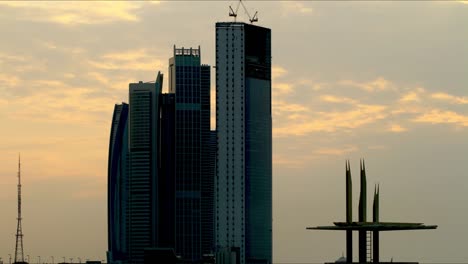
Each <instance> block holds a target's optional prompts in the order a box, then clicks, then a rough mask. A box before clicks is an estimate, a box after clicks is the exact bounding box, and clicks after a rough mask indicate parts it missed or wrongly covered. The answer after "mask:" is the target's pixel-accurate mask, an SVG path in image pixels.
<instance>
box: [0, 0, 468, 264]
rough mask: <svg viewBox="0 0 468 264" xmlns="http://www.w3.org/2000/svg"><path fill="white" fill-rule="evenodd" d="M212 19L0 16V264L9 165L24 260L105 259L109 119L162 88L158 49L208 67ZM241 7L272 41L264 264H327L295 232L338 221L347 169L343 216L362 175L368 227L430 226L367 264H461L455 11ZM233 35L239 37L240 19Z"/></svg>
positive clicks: (216, 15) (108, 11) (322, 4)
mask: <svg viewBox="0 0 468 264" xmlns="http://www.w3.org/2000/svg"><path fill="white" fill-rule="evenodd" d="M229 5H232V6H236V5H237V2H236V1H201V2H192V1H166V2H165V1H163V2H127V1H116V2H91V1H84V2H65V1H64V2H62V1H59V2H54V3H47V2H19V1H13V2H10V1H0V35H1V36H2V37H1V41H0V95H1V96H0V124H2V125H1V129H0V164H1V166H0V208H1V209H0V210H1V213H0V215H1V218H2V221H1V224H0V257H1V258H2V259H3V260H4V261H5V262H7V261H8V258H9V256H8V254H11V255H13V254H14V245H15V244H14V242H15V236H14V235H15V232H16V198H17V197H16V195H17V194H16V184H17V170H18V168H17V167H18V153H21V162H22V183H23V233H24V250H25V255H29V256H30V261H31V262H33V261H34V262H36V261H37V260H38V256H41V260H42V261H44V260H47V261H49V262H50V261H51V260H52V256H54V258H55V261H59V260H60V261H63V258H66V260H67V261H69V260H70V258H73V261H74V262H77V261H79V259H78V258H81V260H82V261H85V260H86V259H96V260H104V259H105V251H106V249H107V226H106V217H107V216H106V214H107V209H106V208H107V204H106V195H107V194H106V192H107V187H106V184H107V155H108V144H109V134H110V126H111V119H112V111H113V107H114V104H116V103H120V102H128V83H130V82H137V81H140V80H141V81H154V80H155V78H156V74H157V72H158V71H161V72H163V73H167V68H168V59H169V58H170V57H171V56H172V54H173V47H174V45H176V46H177V47H198V46H200V47H201V56H202V62H203V63H205V64H209V65H214V64H215V49H214V48H215V23H216V22H221V21H232V17H229V16H228V11H229ZM245 5H246V6H247V8H248V10H249V13H251V14H253V13H254V12H255V11H258V18H259V21H258V23H257V24H258V25H260V26H264V27H268V28H271V30H272V61H273V69H272V70H273V71H272V72H273V81H272V94H273V96H272V114H273V227H274V228H273V244H274V248H273V250H274V252H273V255H274V256H273V257H274V262H276V263H300V262H302V263H306V262H309V263H311V262H313V263H323V262H325V261H334V260H335V259H337V258H338V257H340V256H341V255H342V253H344V251H345V234H344V233H341V232H327V231H307V230H306V229H305V228H306V227H307V226H317V225H329V224H332V222H333V221H343V220H345V192H344V191H345V161H346V160H347V159H349V160H350V162H351V169H352V174H353V183H354V185H353V188H354V189H353V200H354V203H353V205H354V208H355V210H354V212H357V205H358V193H359V176H358V175H359V160H360V159H361V158H364V159H365V161H366V169H367V177H368V178H367V182H368V197H372V195H371V194H372V192H373V187H374V185H375V184H377V183H378V184H380V199H381V200H380V219H381V221H400V222H401V221H407V222H423V223H426V224H436V225H438V226H439V227H438V229H437V230H429V231H410V232H395V233H383V234H381V260H386V261H389V260H390V259H391V258H393V260H394V261H419V262H432V263H437V262H438V263H461V262H464V263H467V262H468V251H466V245H467V244H468V228H467V227H466V223H467V222H468V174H467V169H468V168H467V164H468V48H467V43H468V27H467V25H468V2H467V1H442V2H435V1H416V2H403V1H398V2H388V1H385V2H374V1H360V2H348V1H336V2H328V1H284V2H283V1H245ZM237 19H238V21H248V17H247V15H246V14H245V12H244V11H243V10H242V8H241V9H240V10H239V16H238V18H237ZM212 76H214V70H213V71H212ZM166 77H167V74H166ZM164 87H165V88H164V89H167V82H166V83H165V84H164ZM214 87H215V83H214V80H212V103H213V105H212V109H213V112H212V116H214V107H213V106H214ZM214 122H215V120H214V118H212V127H214V126H215V123H214ZM368 204H369V209H368V211H369V212H370V205H371V201H370V199H369V201H368ZM354 216H355V218H356V216H357V213H355V214H354ZM355 241H356V242H355V245H357V235H355ZM356 248H357V247H356V246H355V250H357V249H356ZM356 252H357V251H356ZM355 256H357V253H355Z"/></svg>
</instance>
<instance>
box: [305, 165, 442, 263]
mask: <svg viewBox="0 0 468 264" xmlns="http://www.w3.org/2000/svg"><path fill="white" fill-rule="evenodd" d="M360 165H361V170H360V172H361V173H360V176H361V177H360V181H361V190H360V195H359V215H358V222H353V221H352V215H353V207H352V181H351V170H350V166H349V161H346V222H334V226H317V227H307V229H310V230H334V231H337V230H341V231H346V259H344V258H341V259H340V263H348V264H353V263H356V264H358V263H360V264H364V263H388V262H380V237H379V233H380V232H383V231H402V230H425V229H436V228H437V226H436V225H424V224H422V223H404V222H380V219H379V197H380V193H379V187H378V186H376V187H375V190H374V202H373V204H372V209H373V212H372V222H367V220H366V219H367V206H366V204H367V201H366V199H367V179H366V168H365V164H364V160H362V161H361V164H360ZM353 231H358V235H359V250H358V252H359V262H353V236H352V234H353V233H352V232H353ZM393 263H395V264H409V263H411V264H417V263H416V262H393Z"/></svg>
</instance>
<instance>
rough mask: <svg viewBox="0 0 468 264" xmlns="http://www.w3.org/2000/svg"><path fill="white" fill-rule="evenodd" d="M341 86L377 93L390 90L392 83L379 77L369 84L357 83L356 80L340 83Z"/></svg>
mask: <svg viewBox="0 0 468 264" xmlns="http://www.w3.org/2000/svg"><path fill="white" fill-rule="evenodd" d="M338 84H340V85H344V86H352V87H356V88H359V89H362V90H364V91H367V92H376V91H385V90H388V89H389V88H390V86H391V82H390V81H388V80H386V79H385V78H383V77H378V78H377V79H375V80H373V81H369V82H357V81H354V80H342V81H340V82H338Z"/></svg>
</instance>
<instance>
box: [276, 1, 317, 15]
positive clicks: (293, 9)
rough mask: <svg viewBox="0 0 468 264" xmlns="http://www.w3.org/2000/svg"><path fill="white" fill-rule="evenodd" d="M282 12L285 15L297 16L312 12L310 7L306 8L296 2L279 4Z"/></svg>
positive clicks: (301, 3) (304, 5) (303, 4)
mask: <svg viewBox="0 0 468 264" xmlns="http://www.w3.org/2000/svg"><path fill="white" fill-rule="evenodd" d="M281 4H282V7H283V10H284V11H285V13H286V14H291V13H299V14H304V15H305V14H311V13H312V12H313V11H314V10H313V9H312V7H310V6H307V5H306V4H305V3H303V2H297V1H284V2H281Z"/></svg>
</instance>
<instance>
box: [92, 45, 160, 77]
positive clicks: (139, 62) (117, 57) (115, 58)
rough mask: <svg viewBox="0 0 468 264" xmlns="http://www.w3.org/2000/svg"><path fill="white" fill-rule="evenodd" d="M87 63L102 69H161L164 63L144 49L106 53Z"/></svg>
mask: <svg viewBox="0 0 468 264" xmlns="http://www.w3.org/2000/svg"><path fill="white" fill-rule="evenodd" d="M88 63H89V65H91V66H92V67H94V68H97V69H102V70H131V71H141V70H143V71H152V72H153V71H155V69H163V68H164V67H165V64H164V63H163V61H162V60H159V59H157V58H155V57H154V55H152V54H150V53H149V52H148V51H147V50H145V49H137V50H127V51H122V52H113V53H107V54H104V55H102V56H100V58H99V60H89V61H88Z"/></svg>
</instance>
